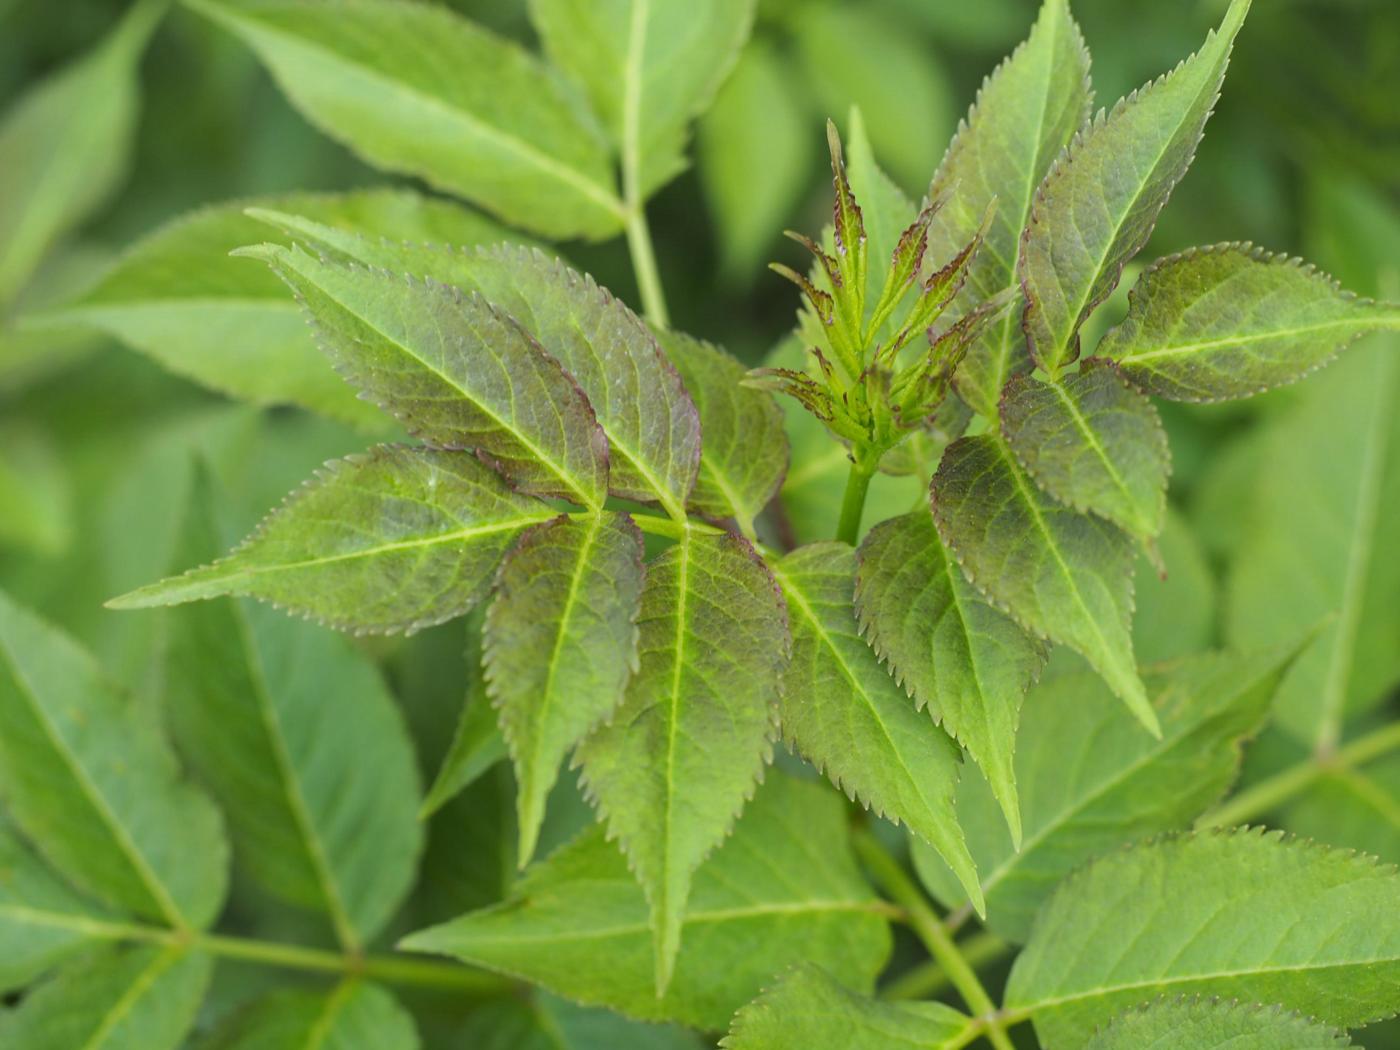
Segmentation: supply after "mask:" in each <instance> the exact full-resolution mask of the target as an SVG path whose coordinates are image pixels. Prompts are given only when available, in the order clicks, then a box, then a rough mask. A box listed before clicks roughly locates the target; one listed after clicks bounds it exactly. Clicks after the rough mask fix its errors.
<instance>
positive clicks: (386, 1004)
mask: <svg viewBox="0 0 1400 1050" xmlns="http://www.w3.org/2000/svg"><path fill="white" fill-rule="evenodd" d="M199 1047H200V1050H418V1033H417V1031H416V1030H415V1028H414V1024H413V1018H412V1017H410V1016H409V1014H408V1011H406V1010H405V1009H404V1008H403V1007H402V1006H400V1005H399V1004H398V1002H397V1001H396V1000H395V999H394V997H393V996H392V995H391V994H390V993H389V992H387V991H385V990H384V989H383V988H380V987H379V986H378V985H374V984H366V983H364V982H362V981H356V980H346V981H341V982H340V984H338V985H336V986H335V988H333V989H332V990H331V991H329V992H324V993H323V992H315V991H309V990H302V989H288V990H286V991H278V992H272V993H271V994H269V995H266V996H264V997H262V998H261V999H258V1000H257V1001H256V1002H254V1003H253V1004H252V1005H250V1006H247V1007H245V1008H243V1009H240V1010H239V1011H238V1012H237V1013H236V1014H235V1015H234V1016H233V1017H232V1018H230V1019H229V1020H228V1021H226V1022H225V1023H224V1024H222V1025H220V1026H219V1028H218V1029H217V1030H215V1032H214V1033H213V1035H211V1036H210V1037H209V1038H208V1039H207V1040H205V1041H203V1042H201V1043H200V1044H199Z"/></svg>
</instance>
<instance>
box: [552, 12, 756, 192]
mask: <svg viewBox="0 0 1400 1050" xmlns="http://www.w3.org/2000/svg"><path fill="white" fill-rule="evenodd" d="M753 8H754V0H698V2H696V3H689V4H676V3H666V2H664V0H604V2H593V0H530V20H531V21H532V22H533V23H534V26H535V29H536V31H538V33H539V35H540V39H541V40H542V41H543V42H544V49H545V53H546V54H547V55H548V56H549V58H550V61H551V62H553V63H554V65H556V66H557V67H558V68H559V69H561V70H563V71H564V73H565V74H566V75H567V76H568V77H569V78H570V79H571V80H572V81H573V82H574V83H575V84H577V85H578V87H579V89H580V90H581V91H582V92H583V93H584V94H585V95H586V96H587V97H588V100H589V101H590V102H591V103H592V105H593V110H594V112H596V113H597V114H598V116H599V118H601V120H602V122H603V125H604V126H605V127H606V128H607V130H608V135H609V137H610V138H611V139H612V142H613V145H614V146H615V147H616V148H617V150H618V152H619V153H620V155H621V159H622V170H623V172H624V173H628V172H630V173H631V174H630V175H625V178H630V179H631V180H634V182H633V185H634V187H635V194H636V196H637V198H638V199H643V200H644V199H645V198H646V197H648V196H650V195H651V194H652V192H653V191H655V190H656V189H658V188H660V187H661V186H662V185H664V184H665V183H667V182H669V181H670V180H671V179H672V178H674V177H675V176H676V175H678V174H679V173H680V172H681V171H683V170H684V169H685V140H686V134H687V130H688V125H689V123H690V121H691V120H692V119H693V118H695V117H698V116H699V115H700V114H701V113H703V112H704V110H705V109H706V107H707V106H709V104H710V101H711V100H712V99H713V98H714V96H715V92H716V91H717V90H718V89H719V86H720V84H722V83H723V82H724V78H725V77H726V76H727V75H728V74H729V70H730V69H731V68H732V67H733V65H734V61H735V59H737V58H738V57H739V49H740V48H741V47H743V44H744V41H745V40H747V39H748V35H749V26H750V24H751V23H752V21H753ZM633 192H634V190H633V189H629V190H628V193H629V196H630V195H631V194H633Z"/></svg>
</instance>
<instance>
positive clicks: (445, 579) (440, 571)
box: [108, 445, 555, 632]
mask: <svg viewBox="0 0 1400 1050" xmlns="http://www.w3.org/2000/svg"><path fill="white" fill-rule="evenodd" d="M554 516H555V512H554V511H552V510H551V509H550V508H549V507H548V506H546V505H545V504H543V503H541V502H540V501H539V500H536V499H535V498H534V497H532V496H525V495H521V494H520V493H517V492H515V491H513V490H512V489H510V488H509V487H508V486H507V485H506V483H505V482H504V481H502V480H501V478H500V476H499V475H498V474H496V473H495V472H493V471H492V470H490V469H489V468H488V467H486V466H484V465H483V464H482V463H481V462H480V461H478V460H477V459H476V458H475V457H474V456H471V455H470V454H468V453H465V452H449V451H438V450H433V449H422V448H410V447H407V446H400V445H380V446H378V447H376V448H374V449H371V450H370V451H369V452H367V453H364V454H363V455H355V456H348V457H346V458H345V459H339V460H333V461H331V462H330V463H328V464H327V465H326V466H325V467H324V468H323V469H322V470H321V471H319V472H318V473H317V475H316V477H315V478H314V479H313V480H311V481H310V482H308V483H307V484H306V485H304V486H302V487H301V488H300V489H298V490H296V491H295V492H294V493H292V495H291V496H289V497H288V498H287V501H286V502H285V503H283V505H282V506H281V507H279V508H278V509H277V510H275V511H273V512H272V513H271V514H270V515H268V517H267V518H265V519H264V520H263V522H262V524H261V525H259V526H258V528H257V529H256V530H255V531H254V532H253V533H252V535H250V536H249V537H248V538H247V539H246V540H244V541H243V543H242V544H241V545H240V546H238V547H236V548H235V549H234V550H233V552H232V553H230V554H229V555H228V556H227V557H225V558H222V559H220V560H219V561H216V562H213V563H212V564H210V565H206V566H204V567H203V568H199V569H191V570H190V571H189V572H187V573H185V574H184V575H183V576H172V577H170V578H169V579H167V580H163V581H161V582H159V583H153V584H149V585H148V586H146V587H142V588H139V589H138V590H135V591H132V592H131V593H129V594H126V595H123V596H122V597H120V598H114V599H113V600H112V601H111V602H110V603H108V604H109V605H110V606H111V607H112V608H115V609H140V608H148V607H151V606H157V605H178V604H180V603H183V602H189V601H197V600H199V599H202V598H214V597H217V596H218V595H221V594H234V595H241V596H247V597H252V598H259V599H261V600H263V601H267V602H272V603H273V604H275V605H279V606H282V607H285V608H286V609H289V610H290V611H292V612H294V613H297V614H299V615H302V616H306V617H309V618H312V619H315V620H319V621H322V622H324V623H326V624H329V625H330V626H333V627H337V628H340V629H343V630H353V631H361V632H363V631H372V632H392V631H413V630H417V629H418V628H420V627H426V626H428V625H430V624H434V623H442V622H443V621H445V620H450V619H452V618H453V617H455V616H460V615H462V614H463V613H465V612H467V611H468V610H469V609H470V608H471V607H472V606H473V605H475V604H476V603H477V602H478V601H480V600H481V598H482V597H484V596H485V594H486V591H487V589H488V588H489V587H490V585H491V580H492V577H493V575H494V573H495V570H496V566H497V564H498V563H499V562H500V560H501V557H502V556H503V555H504V554H505V552H506V551H507V550H508V549H509V547H510V545H511V544H512V543H513V542H514V541H515V539H516V537H517V536H518V535H519V534H520V533H521V532H523V531H524V530H525V529H527V528H529V527H530V526H531V525H538V524H540V523H542V522H545V521H548V520H550V519H551V518H553V517H554Z"/></svg>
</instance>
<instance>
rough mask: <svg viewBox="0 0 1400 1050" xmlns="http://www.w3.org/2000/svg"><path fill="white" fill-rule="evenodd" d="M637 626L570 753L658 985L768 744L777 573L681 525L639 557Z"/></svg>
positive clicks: (782, 659) (777, 661)
mask: <svg viewBox="0 0 1400 1050" xmlns="http://www.w3.org/2000/svg"><path fill="white" fill-rule="evenodd" d="M638 629H639V632H640V641H639V645H638V652H639V656H640V666H639V669H638V671H637V673H636V674H634V675H633V676H632V679H631V681H630V682H629V683H628V686H627V694H626V696H625V698H624V699H623V701H622V704H621V706H619V707H618V708H617V709H616V711H615V712H614V713H613V716H612V718H611V719H610V720H609V721H608V722H607V723H606V724H604V725H603V726H602V727H600V728H599V729H598V731H597V732H595V733H594V734H593V735H592V736H591V737H589V739H588V740H586V741H584V743H583V744H582V746H581V747H580V748H579V750H578V753H577V760H578V762H579V764H580V765H581V766H582V767H583V771H584V774H583V775H584V781H585V783H586V785H587V789H588V792H589V794H590V795H591V796H592V798H593V799H594V800H596V803H597V806H598V809H599V812H600V813H601V814H603V816H604V817H605V818H606V819H607V823H608V830H609V833H610V835H611V836H612V837H614V838H616V839H618V840H619V841H620V843H621V845H622V848H623V851H624V852H625V853H626V854H627V857H628V861H629V863H630V864H631V867H632V869H633V870H634V871H635V872H636V873H637V878H638V880H639V881H640V882H641V884H642V886H643V888H644V889H645V890H646V897H647V901H648V902H649V904H650V906H651V925H652V928H653V930H654V931H655V969H656V987H657V992H658V994H660V993H661V992H664V991H665V989H666V985H667V983H668V981H669V979H670V976H671V972H672V968H673V965H674V963H675V959H676V953H677V951H678V950H679V949H680V938H681V930H682V927H683V924H684V918H685V915H686V901H687V899H688V898H689V896H690V887H691V878H692V876H693V875H694V873H695V869H696V868H697V867H699V865H700V863H701V861H703V860H704V859H705V857H706V856H708V855H709V853H710V852H711V851H712V850H713V849H714V848H715V847H716V846H717V845H719V843H720V842H721V841H723V839H724V837H725V835H727V834H728V833H729V830H730V828H731V827H732V826H733V824H734V820H735V818H736V817H737V816H738V815H739V811H740V810H741V809H742V808H743V807H744V803H745V801H746V800H747V799H748V797H749V796H750V795H752V794H753V790H754V786H755V783H756V782H757V780H758V778H759V776H760V775H761V773H762V770H763V767H764V765H765V764H766V763H767V761H768V759H769V757H770V755H771V747H772V745H771V743H770V738H771V736H772V733H773V728H774V725H773V723H774V721H775V716H776V714H777V704H778V691H779V679H780V676H781V674H782V670H783V667H784V665H785V664H786V662H787V658H788V651H789V639H788V627H787V618H786V616H785V613H784V609H783V602H782V597H781V595H780V594H779V592H778V588H777V584H776V583H774V581H773V576H772V574H771V573H770V572H769V571H768V569H767V567H766V566H765V565H764V564H763V562H762V561H761V560H760V559H759V557H758V556H757V555H756V554H755V553H754V551H753V548H752V547H750V546H749V544H748V543H747V542H745V541H744V540H742V539H740V538H738V537H735V536H731V535H724V536H706V535H702V534H696V533H692V532H690V531H687V532H685V533H683V534H682V537H681V540H680V542H679V543H678V544H676V545H675V546H674V547H671V548H670V549H668V550H667V551H665V552H664V553H663V554H661V555H660V556H659V557H658V558H657V559H656V560H655V561H653V562H651V563H650V564H649V565H648V566H647V574H646V585H645V588H644V589H643V591H642V606H641V615H640V617H639V619H638Z"/></svg>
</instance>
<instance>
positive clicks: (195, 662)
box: [168, 484, 422, 951]
mask: <svg viewBox="0 0 1400 1050" xmlns="http://www.w3.org/2000/svg"><path fill="white" fill-rule="evenodd" d="M210 495H211V487H210V486H209V485H207V484H203V485H197V486H196V489H195V498H194V500H193V503H194V506H193V507H192V510H191V514H190V519H191V520H190V522H189V523H188V525H187V527H186V537H185V548H186V549H185V550H184V551H183V552H182V553H184V554H185V555H186V556H187V557H189V558H191V559H199V558H207V557H209V556H210V554H211V552H214V551H218V550H221V549H222V548H223V546H224V544H223V542H222V540H221V539H220V538H219V529H218V527H217V525H216V524H215V523H214V520H213V519H214V515H213V514H212V513H211V508H210V507H209V506H208V505H209V502H210ZM169 648H170V652H169V663H170V675H169V682H170V686H169V688H170V691H171V694H172V695H173V696H175V697H178V698H179V702H178V703H175V704H172V705H171V707H170V712H169V715H168V717H169V719H170V721H171V724H172V729H173V731H174V733H175V736H176V739H177V740H178V741H179V743H180V746H181V749H182V751H183V752H184V753H185V755H186V756H187V757H188V758H189V761H190V763H191V765H192V766H193V767H194V768H195V769H196V770H197V771H198V773H199V775H200V777H201V779H202V780H203V781H204V783H206V784H207V785H208V786H209V789H210V790H211V791H212V792H213V794H214V797H215V798H216V799H217V800H218V801H219V804H220V805H221V806H222V808H223V811H224V813H225V814H226V815H227V817H228V821H229V827H230V831H231V832H232V836H233V845H234V850H235V855H236V856H237V858H238V861H239V862H240V864H241V865H242V866H243V867H244V868H246V869H247V871H248V872H249V873H250V874H252V875H253V876H254V877H255V878H256V879H257V880H258V882H259V883H261V884H262V885H263V886H264V887H265V888H266V889H267V890H268V891H270V892H271V893H273V894H274V895H276V896H277V897H279V898H281V899H283V900H286V901H288V902H290V903H292V904H295V905H298V906H300V907H303V908H309V909H313V910H315V911H317V912H320V913H323V914H324V915H326V916H327V917H328V918H329V919H330V923H331V926H332V927H333V929H334V930H335V933H336V937H337V939H338V940H339V941H340V943H341V944H342V945H343V946H344V947H345V948H346V949H347V950H352V951H353V950H358V949H359V948H360V947H361V946H362V945H363V944H364V943H365V942H367V941H369V940H371V939H372V938H373V937H374V935H375V934H376V933H378V932H379V930H380V929H381V928H382V927H383V925H384V923H385V922H386V921H387V920H388V918H389V917H390V915H391V914H392V913H393V911H394V909H395V908H396V907H397V906H398V904H399V903H400V901H401V900H402V898H403V896H404V894H405V893H406V892H407V891H408V888H409V885H410V883H411V882H412V880H413V875H414V871H415V868H416V863H417V859H418V855H419V853H420V852H421V850H422V832H421V829H420V827H419V824H418V821H417V819H416V812H417V809H418V790H419V789H418V771H417V768H416V766H415V756H414V753H413V747H412V745H411V743H410V742H409V739H408V733H407V730H406V728H405V726H404V723H403V718H402V716H401V715H400V713H399V710H398V708H397V706H396V705H395V703H394V700H393V698H392V697H391V696H390V695H389V692H388V690H387V689H386V688H385V686H384V683H383V681H382V680H381V679H380V677H379V673H378V671H377V670H376V669H375V668H374V666H373V665H372V664H370V663H369V661H368V660H366V659H365V658H364V657H363V656H361V655H360V654H359V653H357V652H356V651H355V650H354V649H353V648H352V647H351V646H350V645H349V644H348V643H346V642H345V640H344V639H342V638H339V637H337V636H336V635H334V634H332V633H330V632H329V631H327V630H325V629H324V628H321V627H317V626H316V625H314V624H307V623H300V622H297V621H295V620H291V619H288V618H287V617H284V616H282V615H280V614H279V613H277V612H276V611H275V610H272V609H266V608H260V607H258V606H255V605H253V604H252V603H251V602H212V603H204V604H200V605H197V606H193V607H190V608H187V609H182V610H180V611H179V613H178V614H176V615H175V616H173V617H172V621H171V627H170V641H169ZM365 768H372V769H373V770H374V776H373V777H372V778H367V777H364V776H362V775H360V774H361V771H362V770H364V769H365Z"/></svg>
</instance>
